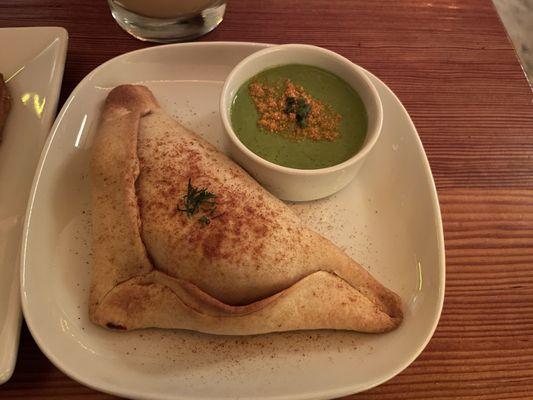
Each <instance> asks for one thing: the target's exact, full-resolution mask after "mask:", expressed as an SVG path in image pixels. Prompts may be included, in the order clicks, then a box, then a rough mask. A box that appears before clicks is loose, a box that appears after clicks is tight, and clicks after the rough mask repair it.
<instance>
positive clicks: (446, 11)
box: [0, 0, 533, 400]
mask: <svg viewBox="0 0 533 400" xmlns="http://www.w3.org/2000/svg"><path fill="white" fill-rule="evenodd" d="M32 25H59V26H64V27H65V28H67V29H68V31H69V35H70V42H69V49H68V55H67V64H66V68H65V76H64V81H63V89H62V94H61V102H63V101H64V100H65V99H66V97H67V96H68V94H69V93H70V92H71V91H72V89H73V88H74V86H75V85H76V84H77V83H78V82H79V81H80V80H81V79H82V78H83V77H84V76H85V75H86V74H87V73H88V72H89V71H91V70H92V69H93V68H95V67H96V66H98V65H99V64H101V63H102V62H104V61H106V60H108V59H110V58H112V57H114V56H116V55H118V54H121V53H124V52H127V51H130V50H134V49H138V48H142V47H146V46H149V44H146V43H142V42H140V41H137V40H135V39H133V38H131V37H130V36H128V35H127V34H126V33H125V32H123V31H122V30H121V29H120V28H119V27H118V26H117V25H116V24H115V23H114V21H113V20H112V18H111V16H110V14H109V10H108V8H107V4H106V2H105V1H104V0H91V1H89V0H84V1H82V0H68V1H67V0H2V1H1V2H0V26H1V27H11V26H32ZM201 40H213V41H219V40H229V41H233V40H234V41H257V42H270V43H289V42H294V43H296V42H299V43H310V44H314V45H318V46H323V47H326V48H329V49H332V50H334V51H337V52H339V53H341V54H343V55H345V56H346V57H348V58H350V59H351V60H353V61H355V62H357V63H358V64H360V65H362V66H363V67H365V68H367V69H369V70H370V71H372V72H373V73H375V74H376V75H377V76H379V77H380V78H381V79H382V80H383V81H384V82H385V83H386V84H387V85H389V87H390V88H391V89H392V90H393V91H394V92H395V93H396V94H397V95H398V97H399V98H400V100H401V101H402V102H403V104H404V105H405V107H406V108H407V110H408V112H409V113H410V115H411V116H412V118H413V120H414V123H415V125H416V126H417V128H418V132H419V134H420V136H421V138H422V142H423V143H424V147H425V149H426V152H427V155H428V158H429V161H430V164H431V167H432V170H433V174H434V176H435V180H436V183H437V188H438V192H439V198H440V202H441V207H442V215H443V220H444V230H445V239H446V262H447V278H446V279H447V288H446V299H445V303H444V310H443V314H442V318H441V321H440V324H439V326H438V329H437V331H436V333H435V336H434V337H433V339H432V340H431V342H430V343H429V345H428V347H427V348H426V350H425V351H424V352H423V353H422V355H421V356H420V357H419V358H418V359H417V360H416V361H415V362H414V363H413V364H412V365H411V366H410V367H409V368H407V369H406V370H405V371H404V372H402V373H401V374H400V375H398V376H397V377H395V378H393V379H392V380H391V381H389V382H388V383H386V384H383V385H381V386H379V387H377V388H375V389H372V390H369V391H367V392H364V393H360V394H358V395H354V396H350V397H349V398H350V399H383V400H386V399H434V400H437V399H485V400H489V399H495V400H496V399H497V400H500V399H532V398H533V105H532V102H533V96H532V91H531V88H530V87H529V85H528V83H527V81H526V79H525V76H524V74H523V71H522V70H521V68H520V65H519V63H518V61H517V58H516V54H515V52H514V50H513V48H512V46H511V44H510V42H509V40H508V38H507V36H506V33H505V31H504V28H503V26H502V24H501V22H500V20H499V19H498V16H497V14H496V12H495V10H494V8H493V6H492V2H491V1H488V0H467V1H459V0H439V1H433V2H428V1H420V0H389V1H367V0H361V1H355V0H345V1H340V0H325V1H319V0H309V1H305V2H303V1H299V2H298V1H294V0H291V1H279V0H278V1H274V0H272V1H257V2H256V1H237V0H231V1H230V3H229V5H228V9H227V13H226V18H225V21H224V22H223V23H222V25H221V26H220V27H219V28H218V29H216V30H215V31H214V32H212V33H211V34H209V35H207V36H205V37H204V38H202V39H201ZM0 56H1V57H6V56H8V55H6V54H3V53H2V49H0ZM0 398H6V399H28V398H37V399H87V400H89V399H91V400H94V399H108V398H113V397H112V396H108V395H104V394H100V393H97V392H95V391H92V390H91V389H88V388H85V387H83V386H81V385H79V384H77V383H75V382H74V381H72V380H71V379H69V378H67V377H66V376H65V375H63V374H62V373H61V372H60V371H58V370H57V369H56V368H55V367H54V366H53V365H52V364H51V363H50V362H49V361H48V360H47V359H46V358H45V357H44V356H43V354H42V353H41V352H40V350H39V349H38V348H37V346H36V345H35V343H34V342H33V340H32V339H31V336H30V334H29V333H28V331H27V328H25V327H24V328H23V330H22V337H21V345H20V349H19V359H18V363H17V367H16V370H15V374H14V376H13V377H12V379H11V380H10V381H9V382H8V383H7V384H5V385H3V386H2V387H0Z"/></svg>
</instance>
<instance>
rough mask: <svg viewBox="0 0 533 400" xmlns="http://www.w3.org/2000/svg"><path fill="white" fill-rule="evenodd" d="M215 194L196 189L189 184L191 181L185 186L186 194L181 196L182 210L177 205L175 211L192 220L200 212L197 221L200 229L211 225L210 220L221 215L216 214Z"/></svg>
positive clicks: (204, 189) (205, 189)
mask: <svg viewBox="0 0 533 400" xmlns="http://www.w3.org/2000/svg"><path fill="white" fill-rule="evenodd" d="M216 198H217V196H216V194H214V193H212V192H209V191H208V190H207V188H203V189H200V188H197V187H194V186H193V185H192V184H191V179H190V178H189V182H188V184H187V194H185V195H183V198H182V199H183V208H182V207H180V205H179V204H178V205H177V207H176V209H177V210H178V211H181V212H184V213H186V214H187V217H189V218H192V217H193V216H194V215H195V214H197V213H198V212H200V211H202V212H204V213H205V214H204V215H202V216H201V217H200V218H199V219H198V221H199V222H200V224H201V225H202V227H204V226H207V225H209V224H210V223H211V219H213V218H218V217H220V216H221V215H222V214H216V210H217V202H216Z"/></svg>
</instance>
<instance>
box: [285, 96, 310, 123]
mask: <svg viewBox="0 0 533 400" xmlns="http://www.w3.org/2000/svg"><path fill="white" fill-rule="evenodd" d="M310 112H311V105H310V104H309V103H307V102H306V101H305V99H304V98H302V97H298V98H295V97H290V96H289V97H287V98H286V100H285V113H286V114H295V115H296V123H297V124H298V126H299V127H300V128H305V127H306V126H307V116H308V115H309V113H310Z"/></svg>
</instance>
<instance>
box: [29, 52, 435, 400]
mask: <svg viewBox="0 0 533 400" xmlns="http://www.w3.org/2000/svg"><path fill="white" fill-rule="evenodd" d="M265 46H266V45H261V44H253V43H191V44H180V45H169V46H158V47H152V48H149V49H145V50H140V51H136V52H132V53H128V54H124V55H122V56H120V57H117V58H115V59H113V60H110V61H109V62H107V63H105V64H103V65H102V66H100V67H99V68H97V69H96V70H94V71H93V72H91V73H90V74H89V75H88V76H87V77H86V78H85V79H84V80H83V81H82V82H81V83H80V85H79V86H78V87H77V88H76V89H75V90H74V92H73V93H72V94H71V96H70V98H69V99H68V100H67V102H66V103H65V106H64V107H63V110H62V111H61V113H60V114H59V117H58V119H57V120H56V122H55V124H54V127H53V128H52V134H51V136H50V138H49V140H48V142H47V144H46V146H45V149H44V151H43V154H42V157H41V161H40V164H39V167H38V169H37V175H36V177H35V180H34V184H33V189H32V194H31V197H30V203H29V205H28V214H27V215H28V218H27V220H26V224H25V229H24V243H23V248H22V258H21V266H22V274H21V278H22V291H23V293H22V305H23V310H24V315H25V318H26V321H27V323H28V326H29V328H30V330H31V332H32V334H33V337H34V338H35V340H36V341H37V343H38V344H39V346H40V348H41V349H42V350H43V352H44V353H45V354H46V355H47V356H48V357H49V359H50V360H51V361H52V362H53V363H54V364H55V365H56V366H58V367H59V368H60V369H61V370H63V371H64V372H65V373H67V374H68V375H69V376H71V377H73V378H74V379H77V380H78V381H80V382H82V383H84V384H85V385H88V386H91V387H93V388H96V389H98V390H102V391H105V392H109V393H114V394H117V395H120V396H125V397H131V398H143V399H214V398H218V399H236V398H247V399H321V398H332V397H336V396H341V395H346V394H349V393H355V392H358V391H361V390H365V389H368V388H370V387H372V386H375V385H378V384H380V383H382V382H384V381H386V380H387V379H390V378H391V377H392V376H394V375H395V374H397V373H398V372H400V371H401V370H403V369H404V368H405V367H406V366H407V365H409V364H410V363H411V362H412V361H413V360H414V359H415V358H416V356H417V355H418V354H419V353H420V352H421V351H422V350H423V348H424V347H425V345H426V344H427V342H428V341H429V339H430V338H431V335H432V334H433V331H434V329H435V327H436V325H437V322H438V319H439V316H440V311H441V308H442V301H443V297H444V246H443V236H442V225H441V219H440V211H439V205H438V200H437V195H436V191H435V186H434V183H433V178H432V175H431V171H430V169H429V165H428V162H427V159H426V156H425V153H424V149H423V148H422V144H421V142H420V139H419V138H418V135H417V133H416V130H415V127H414V125H413V124H412V122H411V120H410V118H409V115H408V114H407V112H406V111H405V109H404V108H403V107H402V105H401V103H400V102H399V100H398V99H397V98H396V97H395V96H394V94H393V93H392V92H391V91H390V90H389V89H388V88H387V87H386V86H385V85H384V84H383V83H382V82H381V81H380V80H379V79H377V78H376V77H374V76H372V75H370V77H371V79H372V81H373V82H374V84H375V85H376V87H377V89H378V92H379V94H380V96H381V98H382V102H383V107H384V126H383V133H382V135H381V137H380V140H379V142H378V143H377V144H376V147H375V148H374V150H373V152H372V154H370V155H369V158H368V159H367V161H366V163H365V165H364V166H363V169H362V170H361V172H360V174H359V175H358V176H357V178H356V180H354V181H353V182H352V183H351V184H350V185H349V186H348V187H347V188H345V189H344V190H342V191H341V192H339V193H338V194H336V195H334V196H332V197H330V198H327V199H324V200H320V201H315V202H309V203H303V204H297V205H292V207H294V209H295V210H296V211H297V212H298V213H299V214H300V215H301V216H302V218H303V219H304V220H305V221H306V222H307V223H308V224H309V225H310V226H311V227H312V228H314V229H316V230H318V231H319V232H321V233H322V234H324V235H325V236H327V237H329V238H330V239H332V240H333V241H334V242H335V243H337V244H338V245H340V246H343V247H344V248H345V249H346V251H347V252H348V254H350V255H351V256H353V257H354V258H355V259H357V260H359V261H360V262H361V263H362V264H363V265H365V266H366V267H367V268H368V269H369V270H370V271H371V272H372V273H373V274H374V276H376V278H378V279H379V280H380V281H381V282H383V283H384V284H385V285H386V286H388V287H390V288H391V289H393V290H395V291H396V292H397V293H398V294H399V295H400V296H401V297H402V299H403V303H404V306H405V319H404V321H403V323H402V325H401V326H400V327H399V328H398V329H397V330H395V331H393V332H390V333H387V334H380V335H368V334H366V335H365V334H358V333H354V332H331V331H320V332H291V333H282V334H273V335H262V336H248V337H229V338H228V337H220V336H211V335H205V334H199V333H195V332H187V331H162V330H157V329H150V330H144V331H133V332H116V331H109V330H106V329H103V328H101V327H98V326H95V325H93V324H92V323H91V322H90V321H89V319H88V315H87V314H88V312H87V303H88V301H87V300H88V290H89V284H90V273H91V271H90V263H91V255H90V246H91V236H90V231H91V228H90V212H91V210H90V196H89V193H90V182H89V181H88V159H89V154H90V151H91V145H92V138H93V136H94V132H95V128H96V125H97V123H98V117H99V113H100V108H101V106H102V103H103V100H104V99H105V97H106V95H107V93H108V92H109V90H110V89H111V88H112V87H114V86H116V85H118V84H122V83H143V84H146V85H147V86H149V87H150V88H151V89H152V90H153V92H154V94H155V96H156V97H157V99H158V100H159V101H160V103H161V105H162V107H163V108H165V109H166V110H168V112H170V113H171V114H173V115H175V116H176V117H178V118H179V119H180V120H181V121H182V122H183V123H184V124H185V125H186V126H188V127H189V128H192V129H193V130H195V131H196V132H198V133H199V134H201V135H203V136H204V137H206V138H207V139H208V140H209V141H211V142H212V143H213V144H215V145H217V146H218V147H219V148H220V149H221V150H222V151H225V150H226V149H227V147H226V145H227V143H226V136H225V133H224V131H223V128H222V125H221V121H220V115H219V113H218V101H219V95H220V90H221V88H222V83H223V80H224V79H225V77H226V76H227V75H228V73H229V71H230V70H231V69H232V68H233V67H234V66H235V65H236V64H237V63H238V62H239V61H240V60H241V59H242V58H243V57H246V56H247V55H249V54H251V53H253V52H255V51H257V50H259V49H262V48H264V47H265Z"/></svg>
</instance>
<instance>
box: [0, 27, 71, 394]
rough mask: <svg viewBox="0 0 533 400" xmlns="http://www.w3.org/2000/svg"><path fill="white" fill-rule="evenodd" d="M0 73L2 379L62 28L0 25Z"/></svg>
mask: <svg viewBox="0 0 533 400" xmlns="http://www.w3.org/2000/svg"><path fill="white" fill-rule="evenodd" d="M0 49H1V52H2V56H1V57H0V72H1V73H2V74H3V75H4V79H5V80H6V81H7V86H8V89H9V91H10V93H11V98H12V108H11V112H10V114H9V117H8V119H7V122H6V125H5V127H4V132H3V141H2V143H1V144H0V384H2V383H4V382H5V381H7V380H8V379H9V378H10V377H11V375H12V373H13V369H14V367H15V362H16V359H17V348H18V340H19V332H20V321H21V318H20V317H21V311H20V295H19V293H20V292H19V279H18V277H19V274H18V271H19V269H18V266H19V249H20V240H21V235H22V225H23V222H24V215H25V212H26V204H27V199H28V195H29V193H30V188H31V183H32V180H33V176H34V173H35V167H36V166H37V162H38V161H39V156H40V154H41V150H42V148H43V145H44V143H45V140H46V137H47V136H48V132H49V131H50V126H51V125H52V121H53V118H54V116H55V112H56V107H57V100H58V97H59V90H60V89H61V81H62V79H63V67H64V65H65V56H66V52H67V31H66V30H64V29H63V28H55V27H42V28H41V27H38V28H3V29H0Z"/></svg>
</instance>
